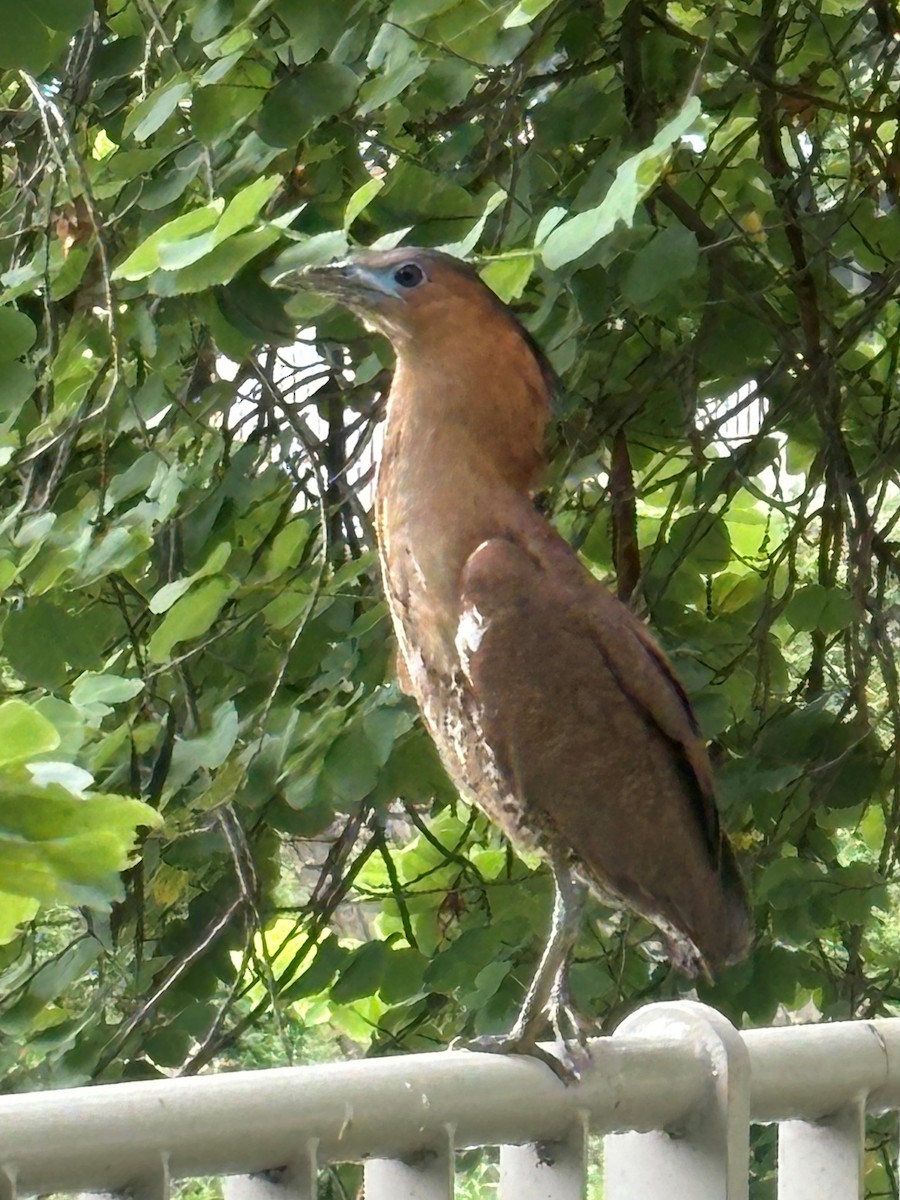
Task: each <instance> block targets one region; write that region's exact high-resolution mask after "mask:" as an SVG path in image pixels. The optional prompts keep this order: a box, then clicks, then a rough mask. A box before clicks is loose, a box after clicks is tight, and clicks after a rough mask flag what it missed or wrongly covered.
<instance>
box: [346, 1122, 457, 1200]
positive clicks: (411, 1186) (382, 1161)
mask: <svg viewBox="0 0 900 1200" xmlns="http://www.w3.org/2000/svg"><path fill="white" fill-rule="evenodd" d="M446 1132H447V1136H446V1140H445V1141H444V1142H443V1143H442V1144H441V1145H439V1146H434V1147H431V1148H429V1149H428V1150H423V1151H420V1152H419V1153H418V1154H416V1155H415V1156H413V1157H411V1158H409V1159H406V1160H400V1159H394V1158H370V1159H369V1160H368V1161H367V1162H366V1164H365V1196H366V1200H453V1176H454V1170H453V1153H454V1151H453V1131H452V1130H449V1129H448V1130H447V1131H446Z"/></svg>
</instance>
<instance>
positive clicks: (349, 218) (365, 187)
mask: <svg viewBox="0 0 900 1200" xmlns="http://www.w3.org/2000/svg"><path fill="white" fill-rule="evenodd" d="M383 187H384V179H383V178H381V179H367V180H366V182H365V183H364V184H362V186H361V187H358V188H357V189H356V191H355V192H354V193H353V195H352V196H351V197H350V199H349V200H348V201H347V207H346V208H345V209H344V230H345V231H346V230H348V229H349V228H350V226H351V225H352V224H353V222H354V221H355V220H356V218H357V217H358V216H359V215H360V213H362V212H364V211H365V209H366V208H368V206H369V204H370V203H371V202H372V201H373V200H374V199H375V197H376V196H377V195H378V193H379V192H380V191H381V189H382V188H383Z"/></svg>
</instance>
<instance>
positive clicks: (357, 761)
mask: <svg viewBox="0 0 900 1200" xmlns="http://www.w3.org/2000/svg"><path fill="white" fill-rule="evenodd" d="M379 766H380V763H379V761H378V756H377V755H376V753H375V748H374V747H373V745H372V742H371V741H370V740H369V738H368V737H367V736H366V731H365V729H364V728H363V727H362V725H354V726H351V728H350V729H348V730H347V732H346V733H342V734H341V735H340V737H338V738H337V739H336V740H335V742H334V743H333V745H332V746H331V748H330V749H329V751H328V753H327V754H326V755H325V762H324V763H323V766H322V772H321V776H320V781H321V782H322V783H324V784H326V785H327V786H328V787H329V788H330V789H331V791H332V792H333V793H334V795H335V797H336V798H337V800H338V801H340V802H341V803H342V804H344V805H346V806H347V807H348V808H353V807H354V806H355V805H357V804H359V802H360V801H361V800H364V799H365V798H366V797H367V796H368V795H370V794H371V793H372V792H373V791H374V790H375V785H376V784H377V782H378V768H379Z"/></svg>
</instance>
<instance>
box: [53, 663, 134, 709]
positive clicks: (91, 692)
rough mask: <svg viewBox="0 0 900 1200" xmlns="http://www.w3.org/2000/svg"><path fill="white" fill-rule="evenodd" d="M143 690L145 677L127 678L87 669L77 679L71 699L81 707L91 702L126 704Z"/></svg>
mask: <svg viewBox="0 0 900 1200" xmlns="http://www.w3.org/2000/svg"><path fill="white" fill-rule="evenodd" d="M143 690H144V681H143V679H127V678H125V677H124V676H122V675H106V674H97V673H96V672H94V671H85V673H84V674H83V675H79V677H78V679H76V681H75V683H74V685H73V687H72V693H71V696H70V699H71V701H72V703H73V704H75V705H77V706H78V707H79V708H85V707H87V706H88V705H91V704H104V705H105V704H124V703H125V702H126V701H128V700H133V699H134V697H135V696H137V695H139V694H140V693H141V692H142V691H143Z"/></svg>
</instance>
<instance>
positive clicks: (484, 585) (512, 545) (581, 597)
mask: <svg viewBox="0 0 900 1200" xmlns="http://www.w3.org/2000/svg"><path fill="white" fill-rule="evenodd" d="M546 549H547V546H546V544H545V545H544V546H542V547H540V548H539V551H538V553H537V554H534V553H531V552H529V550H527V549H525V548H524V547H523V546H521V545H520V544H519V543H518V542H517V541H514V540H512V539H511V538H492V539H490V540H489V541H486V542H483V543H482V544H481V545H480V546H479V547H478V549H477V550H476V551H475V553H474V554H472V555H471V557H470V558H469V560H468V562H467V563H466V566H465V569H464V572H463V576H462V589H461V600H462V607H461V613H462V622H461V627H462V629H463V636H464V637H465V631H466V629H467V628H468V629H472V628H474V626H475V625H476V624H477V625H478V626H480V627H483V628H486V627H487V625H488V624H489V623H492V624H493V626H494V628H493V640H494V642H495V644H498V649H499V643H501V642H503V643H506V642H508V641H510V640H518V641H519V643H520V644H525V643H527V642H528V641H529V640H531V638H533V637H534V635H535V633H536V632H538V630H539V638H540V647H541V648H542V649H543V657H544V659H545V665H544V666H543V667H540V666H539V663H538V662H535V663H533V664H532V669H533V671H534V672H535V673H537V672H538V671H539V670H540V671H541V672H542V673H543V672H544V671H546V670H554V669H557V670H560V669H564V666H563V664H562V663H560V662H559V655H558V651H559V650H560V649H561V646H560V643H561V642H562V641H563V640H565V641H566V642H567V643H568V646H567V649H568V651H569V653H570V654H571V653H572V651H573V650H574V649H576V648H578V649H580V650H581V651H582V653H587V654H589V657H591V658H593V657H595V656H597V655H599V656H600V657H601V658H602V660H603V663H604V665H605V666H606V668H607V669H608V671H609V674H610V676H611V678H612V680H614V682H615V685H616V691H617V693H618V695H611V696H609V698H608V702H609V703H611V704H616V703H622V702H624V703H627V704H629V705H630V706H631V707H632V708H633V709H634V710H635V711H637V712H639V713H640V714H641V715H642V716H643V717H644V718H645V719H646V720H647V721H648V722H650V723H652V725H653V726H655V727H656V728H657V729H658V731H659V732H660V733H661V734H662V735H663V736H664V737H665V739H666V740H667V741H668V742H670V743H672V744H673V748H675V749H676V752H677V753H678V754H679V755H680V756H681V757H682V758H683V763H684V767H685V769H686V772H687V774H688V775H689V776H690V777H692V779H693V782H694V784H695V787H694V788H692V789H691V790H692V792H693V794H694V797H695V799H696V808H697V811H696V815H697V819H698V821H699V824H700V828H701V831H702V832H703V834H704V836H705V838H706V841H707V845H708V847H709V849H710V852H711V853H712V854H713V855H716V854H718V849H719V844H720V833H719V816H718V810H717V808H716V803H715V784H714V779H713V773H712V767H711V766H710V762H709V756H708V754H707V752H706V746H705V745H704V742H703V740H702V738H701V736H700V731H699V729H698V727H697V722H696V719H695V717H694V713H693V710H692V708H691V704H690V701H689V699H688V697H687V695H686V693H685V691H684V688H683V687H682V685H681V683H680V682H679V681H678V679H677V678H676V677H675V675H674V674H673V673H672V669H671V667H670V666H669V663H668V661H667V659H666V657H665V655H664V654H663V653H662V651H661V650H660V648H659V647H658V646H657V644H656V643H655V642H654V640H653V638H652V637H651V635H650V634H649V633H648V632H647V630H646V628H645V627H644V626H643V625H642V624H641V622H640V621H639V620H638V619H637V617H635V616H634V614H633V613H632V612H631V611H630V610H629V609H628V608H626V607H625V605H624V604H622V603H621V602H620V601H619V600H617V599H616V598H615V597H614V596H612V595H611V594H610V593H609V592H608V591H607V590H606V588H604V587H603V586H602V585H601V584H600V583H598V582H597V581H596V580H594V579H593V578H592V577H591V576H590V575H588V573H587V572H586V571H584V569H583V568H582V567H581V565H580V563H578V561H577V559H576V558H575V555H574V553H573V552H572V550H571V549H570V547H569V546H568V545H567V544H566V543H564V542H562V540H561V539H560V540H559V541H557V540H556V535H555V534H554V535H553V542H552V543H550V551H551V553H550V555H549V561H548V557H547V556H546ZM542 550H543V551H544V552H545V553H541V552H540V551H542ZM573 568H574V569H573ZM473 613H477V614H478V617H477V618H473ZM526 622H527V623H528V625H529V628H527V629H526V628H525V625H526ZM484 651H485V652H484V653H483V654H482V655H481V659H480V675H481V677H482V683H483V685H486V686H490V685H489V684H488V679H489V678H492V677H493V676H494V672H495V670H496V668H499V667H500V666H501V664H500V663H490V662H488V661H487V655H488V646H485V647H484ZM470 657H471V656H470ZM554 660H555V667H554V665H553V663H554ZM582 661H583V660H582ZM572 665H574V664H572ZM598 682H599V681H598Z"/></svg>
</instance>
